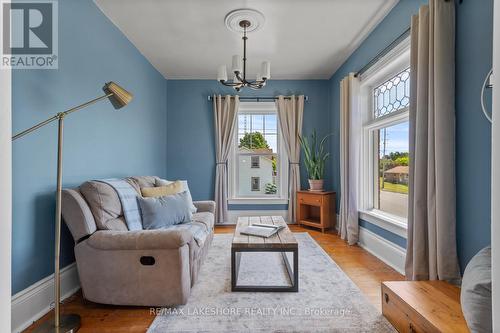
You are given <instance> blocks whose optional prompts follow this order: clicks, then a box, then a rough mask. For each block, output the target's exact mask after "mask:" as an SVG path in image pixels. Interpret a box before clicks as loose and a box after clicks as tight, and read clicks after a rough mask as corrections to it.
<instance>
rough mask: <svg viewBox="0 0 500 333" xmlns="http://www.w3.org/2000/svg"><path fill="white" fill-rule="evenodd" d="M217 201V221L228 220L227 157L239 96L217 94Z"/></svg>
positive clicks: (215, 108) (215, 98)
mask: <svg viewBox="0 0 500 333" xmlns="http://www.w3.org/2000/svg"><path fill="white" fill-rule="evenodd" d="M213 99H214V119H215V163H216V166H215V203H216V216H215V219H216V220H215V221H216V223H222V222H227V191H228V186H227V183H228V181H227V158H228V156H229V152H230V150H231V144H232V143H233V135H234V130H235V127H236V119H237V114H238V107H239V103H240V100H239V97H238V96H229V95H227V96H225V97H223V96H220V95H218V96H215V95H214V97H213Z"/></svg>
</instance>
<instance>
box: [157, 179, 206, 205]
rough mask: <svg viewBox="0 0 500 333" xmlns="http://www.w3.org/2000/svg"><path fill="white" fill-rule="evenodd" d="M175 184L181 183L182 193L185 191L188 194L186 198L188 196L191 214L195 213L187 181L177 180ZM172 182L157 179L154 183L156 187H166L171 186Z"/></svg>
mask: <svg viewBox="0 0 500 333" xmlns="http://www.w3.org/2000/svg"><path fill="white" fill-rule="evenodd" d="M177 182H181V183H182V187H183V189H182V190H183V191H187V193H188V196H189V200H190V202H191V213H196V210H197V209H196V206H195V205H194V204H193V197H192V196H191V191H190V190H189V185H188V182H187V180H177ZM172 183H173V181H171V180H165V179H161V178H158V180H157V181H156V186H166V185H169V184H172Z"/></svg>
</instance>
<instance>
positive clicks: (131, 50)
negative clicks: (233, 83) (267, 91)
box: [12, 0, 166, 293]
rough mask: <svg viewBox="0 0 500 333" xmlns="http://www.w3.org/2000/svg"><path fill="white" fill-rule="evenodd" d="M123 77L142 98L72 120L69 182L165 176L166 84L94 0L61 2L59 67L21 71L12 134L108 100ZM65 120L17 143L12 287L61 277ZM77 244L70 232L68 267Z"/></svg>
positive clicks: (65, 245)
mask: <svg viewBox="0 0 500 333" xmlns="http://www.w3.org/2000/svg"><path fill="white" fill-rule="evenodd" d="M110 80H113V81H116V82H117V83H119V84H121V85H122V86H123V87H125V88H126V89H128V90H130V91H131V92H133V93H134V100H133V101H132V103H131V104H130V105H129V106H127V107H126V108H123V109H121V110H119V111H116V110H114V109H113V108H112V106H111V104H109V103H108V102H107V101H103V102H100V103H99V104H96V105H95V106H92V107H89V108H88V109H85V110H83V111H80V112H79V113H76V114H72V115H71V116H68V117H67V118H66V121H65V131H66V132H65V147H64V154H65V156H64V185H65V186H74V185H77V184H79V183H81V182H83V181H85V180H88V179H95V178H105V177H116V176H118V177H119V176H126V175H135V174H155V175H160V176H165V174H166V152H165V146H166V132H165V127H166V99H165V89H166V80H165V79H164V78H163V77H162V76H161V75H160V74H159V73H158V72H157V71H156V70H155V69H154V68H153V67H152V66H151V65H150V64H149V62H147V61H146V60H145V59H144V58H143V56H142V55H141V54H140V53H139V51H137V49H136V48H135V47H134V46H133V45H132V44H131V43H130V42H129V41H128V40H127V39H126V38H125V37H124V35H123V34H122V33H121V32H120V31H119V30H118V29H117V28H116V27H115V26H114V25H113V24H112V23H111V22H110V21H109V20H108V19H107V18H106V17H105V16H104V15H103V14H102V13H101V11H100V10H99V9H98V8H97V7H96V5H95V4H94V3H93V2H92V1H90V0H86V1H82V0H64V1H59V69H58V70H26V71H22V70H15V71H13V82H12V84H13V89H12V91H13V99H12V102H13V132H14V133H17V132H19V131H21V130H23V129H25V128H27V127H30V126H32V125H33V124H35V123H37V122H39V121H41V120H44V119H46V118H48V117H49V116H51V115H53V114H54V113H56V112H59V111H64V110H65V109H68V108H70V107H72V106H75V105H77V104H79V103H83V102H86V101H87V100H89V99H92V98H94V97H97V96H99V95H101V94H102V93H103V92H102V90H101V88H102V86H103V84H104V83H105V82H107V81H110ZM56 128H57V126H56V124H55V123H54V124H51V125H49V126H46V127H45V128H43V129H40V130H38V131H37V132H35V133H32V134H31V135H29V136H26V137H23V138H21V139H19V140H17V141H16V142H14V143H13V193H14V195H13V212H14V216H13V230H12V234H13V236H12V237H13V249H12V274H13V275H12V291H13V293H16V292H18V291H20V290H22V289H24V288H26V287H28V286H29V285H31V284H33V283H35V282H37V281H39V280H40V279H42V278H44V277H46V276H48V275H49V274H51V273H52V272H53V257H54V254H53V251H54V250H53V249H54V209H55V203H54V188H55V183H56V177H55V176H56V148H57V138H56V132H57V129H56ZM73 260H74V258H73V241H72V238H71V236H70V235H69V232H68V231H67V229H66V227H64V229H63V249H62V262H63V266H64V265H67V264H68V263H70V262H72V261H73Z"/></svg>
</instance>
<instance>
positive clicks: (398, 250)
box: [358, 227, 406, 275]
mask: <svg viewBox="0 0 500 333" xmlns="http://www.w3.org/2000/svg"><path fill="white" fill-rule="evenodd" d="M358 244H359V246H361V247H362V248H363V249H365V250H366V251H368V252H370V253H371V254H373V255H374V256H375V257H377V258H379V259H380V260H382V261H383V262H385V263H386V264H387V265H389V266H391V267H392V268H394V269H395V270H396V271H398V272H399V273H400V274H403V275H404V272H405V257H406V250H405V249H403V248H402V247H400V246H398V245H395V244H394V243H392V242H389V241H388V240H386V239H385V238H383V237H380V236H379V235H377V234H375V233H373V232H371V231H370V230H368V229H365V228H362V227H360V228H359V242H358Z"/></svg>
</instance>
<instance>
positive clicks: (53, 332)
mask: <svg viewBox="0 0 500 333" xmlns="http://www.w3.org/2000/svg"><path fill="white" fill-rule="evenodd" d="M80 324H81V319H80V316H79V315H76V314H68V315H61V318H60V320H59V327H55V326H54V320H49V321H46V322H44V323H43V324H42V325H40V326H38V327H37V328H36V329H34V330H33V333H75V332H77V331H78V329H80Z"/></svg>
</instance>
